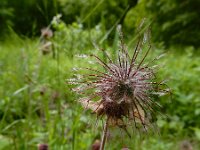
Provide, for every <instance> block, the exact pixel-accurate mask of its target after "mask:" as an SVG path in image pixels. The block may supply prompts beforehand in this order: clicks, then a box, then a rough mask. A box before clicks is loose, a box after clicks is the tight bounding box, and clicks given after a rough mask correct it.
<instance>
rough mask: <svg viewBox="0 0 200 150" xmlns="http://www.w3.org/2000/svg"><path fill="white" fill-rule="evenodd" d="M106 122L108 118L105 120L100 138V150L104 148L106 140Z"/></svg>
mask: <svg viewBox="0 0 200 150" xmlns="http://www.w3.org/2000/svg"><path fill="white" fill-rule="evenodd" d="M108 121H109V117H108V118H107V119H106V123H105V125H104V129H103V136H102V140H101V146H100V150H104V147H105V143H106V138H107V132H108Z"/></svg>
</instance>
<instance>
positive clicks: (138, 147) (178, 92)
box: [0, 0, 200, 150]
mask: <svg viewBox="0 0 200 150" xmlns="http://www.w3.org/2000/svg"><path fill="white" fill-rule="evenodd" d="M199 8H200V1H199V0H184V1H181V0H158V1H157V0H123V1H122V0H121V1H120V0H109V1H106V0H99V1H96V0H12V1H10V0H1V2H0V150H5V149H6V150H7V149H9V150H32V149H37V145H38V144H41V143H47V144H48V145H49V147H50V149H51V150H66V149H69V150H87V149H92V145H93V143H94V142H95V140H98V139H100V136H101V131H102V127H101V120H100V121H99V126H98V127H95V119H96V118H95V115H91V113H90V112H88V111H85V110H84V109H83V108H82V107H81V106H80V104H79V103H78V102H77V100H78V98H79V96H78V95H77V94H76V93H73V92H72V91H71V90H70V88H71V86H69V85H67V84H66V79H69V78H71V77H73V76H74V72H73V71H72V70H76V68H79V67H81V66H88V67H89V66H91V67H98V66H96V65H95V64H94V63H93V62H92V60H87V59H86V60H82V59H78V58H76V57H75V56H76V55H79V54H92V53H94V54H97V55H99V56H100V57H103V54H102V53H101V52H100V51H99V50H97V49H96V48H95V47H94V43H95V44H97V45H98V46H99V47H101V48H104V49H106V50H107V51H108V53H110V54H111V55H114V54H115V53H116V51H117V50H118V40H119V35H118V33H117V31H116V27H117V25H119V24H121V25H122V29H123V32H124V35H125V42H126V43H127V46H128V49H129V51H130V53H131V52H133V48H134V45H135V43H136V41H137V38H136V37H137V33H136V29H137V27H138V26H139V24H140V22H141V20H142V19H143V18H147V21H146V22H147V25H148V24H150V27H151V44H152V51H151V54H150V55H149V56H148V59H153V58H154V57H155V56H157V55H159V54H162V53H167V54H166V56H165V57H164V58H162V59H161V60H159V61H158V62H156V63H157V64H164V67H161V69H160V70H159V71H158V73H157V75H158V78H162V79H163V78H164V79H169V81H168V82H167V85H168V86H169V87H170V88H171V91H172V95H171V97H170V98H169V96H164V97H161V98H160V99H158V101H160V103H161V104H162V105H163V108H164V109H162V110H161V112H162V113H163V114H166V115H167V116H168V117H167V118H163V117H161V116H160V115H157V120H156V121H154V122H153V124H155V125H157V127H156V130H158V131H159V133H160V134H151V133H135V134H134V136H133V137H132V138H131V139H129V138H128V136H126V135H123V134H121V131H120V130H117V129H116V130H114V129H113V130H114V131H111V132H110V134H111V135H115V134H116V136H111V137H112V138H110V139H109V140H108V143H107V144H106V148H107V149H108V150H117V149H119V150H120V149H122V148H123V147H124V146H126V147H128V148H129V149H131V150H147V149H148V150H179V149H180V150H192V149H194V150H198V149H200V144H199V143H200V117H199V116H200V57H199V56H200V53H199V51H200V43H199V41H200V19H199V14H200V9H199ZM86 72H87V71H86V70H85V72H83V73H86ZM114 133H115V134H114ZM116 141H117V142H116Z"/></svg>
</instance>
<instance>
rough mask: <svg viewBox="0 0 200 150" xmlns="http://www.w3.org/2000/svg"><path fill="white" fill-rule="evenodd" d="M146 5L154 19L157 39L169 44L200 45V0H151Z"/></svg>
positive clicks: (154, 31)
mask: <svg viewBox="0 0 200 150" xmlns="http://www.w3.org/2000/svg"><path fill="white" fill-rule="evenodd" d="M146 6H147V9H148V10H149V13H150V16H152V18H153V20H154V23H153V24H154V25H153V33H155V41H157V42H161V41H163V42H164V43H165V44H166V45H167V46H169V45H170V44H174V45H193V46H195V47H199V40H200V39H199V37H200V28H199V24H200V20H199V13H200V9H199V6H200V1H196V0H187V1H180V0H160V1H157V0H150V1H146Z"/></svg>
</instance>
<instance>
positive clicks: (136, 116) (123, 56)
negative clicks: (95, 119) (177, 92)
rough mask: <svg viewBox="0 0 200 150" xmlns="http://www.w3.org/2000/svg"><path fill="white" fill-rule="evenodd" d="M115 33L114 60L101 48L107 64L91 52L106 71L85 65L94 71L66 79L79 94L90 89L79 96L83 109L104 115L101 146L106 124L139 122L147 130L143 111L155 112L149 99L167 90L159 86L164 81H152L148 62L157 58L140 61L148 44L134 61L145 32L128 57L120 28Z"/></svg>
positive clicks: (105, 132)
mask: <svg viewBox="0 0 200 150" xmlns="http://www.w3.org/2000/svg"><path fill="white" fill-rule="evenodd" d="M119 34H120V50H119V52H118V60H117V61H115V60H112V59H111V57H110V56H109V55H108V54H107V53H106V52H105V51H104V54H105V56H106V58H107V60H108V63H107V62H105V61H103V60H102V59H100V58H99V57H98V56H96V55H92V56H93V57H94V58H95V59H96V60H97V62H98V63H99V64H100V65H101V66H102V67H103V68H104V69H105V70H106V71H105V72H103V71H99V70H95V69H91V68H86V69H87V70H90V71H92V72H94V73H93V74H89V75H83V77H82V78H81V77H80V78H79V79H74V80H71V81H70V83H71V84H76V85H79V86H78V87H76V88H74V89H73V90H74V91H75V92H78V93H80V94H83V95H84V94H87V93H88V92H87V91H89V92H91V94H88V95H87V96H86V97H83V98H81V99H80V103H81V104H82V105H83V106H84V107H85V108H87V109H91V110H92V111H93V112H94V113H96V114H97V116H106V118H107V119H106V123H105V127H104V135H103V138H102V142H101V144H102V145H101V147H104V144H105V139H106V137H105V136H106V135H107V129H108V127H109V126H118V127H120V128H122V129H124V130H125V131H127V130H126V126H127V125H128V124H129V123H130V122H133V124H134V126H135V127H137V124H141V125H142V126H143V128H144V129H145V130H147V124H146V122H147V121H146V116H147V114H148V113H149V112H151V113H154V112H155V111H156V110H154V107H160V105H159V104H158V103H157V102H156V101H155V100H154V99H153V98H152V97H153V95H163V94H165V93H166V92H167V91H166V90H165V89H162V87H161V86H162V85H163V84H164V83H162V82H156V81H154V79H155V78H156V75H155V73H154V69H153V68H152V67H151V63H152V62H153V61H155V60H157V59H158V58H159V57H157V58H155V59H154V60H153V61H151V62H149V63H147V64H143V63H144V60H145V58H146V57H147V55H148V53H149V51H150V49H151V46H150V44H149V47H148V49H147V50H146V52H145V54H144V56H143V57H142V58H141V60H139V61H138V60H137V59H138V55H139V54H140V52H141V51H142V48H143V47H142V46H143V44H144V42H146V41H147V38H148V36H149V34H146V33H145V34H144V39H143V41H142V36H141V35H140V36H139V40H138V42H137V44H136V47H135V50H134V53H133V55H132V57H131V56H130V55H129V53H128V50H127V47H126V45H125V44H124V41H123V34H122V32H121V30H119ZM92 90H93V91H92ZM96 99H98V100H96ZM127 133H128V132H127ZM128 135H129V134H128Z"/></svg>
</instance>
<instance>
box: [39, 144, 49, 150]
mask: <svg viewBox="0 0 200 150" xmlns="http://www.w3.org/2000/svg"><path fill="white" fill-rule="evenodd" d="M38 150H48V145H47V144H39V145H38Z"/></svg>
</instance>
